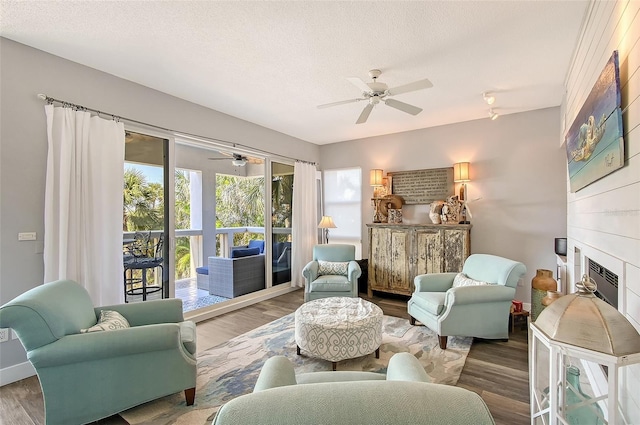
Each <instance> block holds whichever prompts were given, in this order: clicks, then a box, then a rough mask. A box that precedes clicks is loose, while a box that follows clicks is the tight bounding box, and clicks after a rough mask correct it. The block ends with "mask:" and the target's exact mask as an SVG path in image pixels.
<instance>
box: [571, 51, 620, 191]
mask: <svg viewBox="0 0 640 425" xmlns="http://www.w3.org/2000/svg"><path fill="white" fill-rule="evenodd" d="M620 103H621V95H620V70H619V67H618V51H617V50H616V51H614V52H613V55H612V56H611V58H610V59H609V61H608V62H607V65H606V66H605V67H604V70H603V71H602V73H601V74H600V76H599V77H598V80H597V81H596V83H595V85H594V86H593V89H591V92H590V93H589V96H588V97H587V100H586V101H585V103H584V105H582V108H581V109H580V112H578V115H577V116H576V118H575V120H574V121H573V124H572V125H571V128H569V131H568V132H567V135H566V137H565V142H566V143H565V144H566V148H567V162H568V167H569V186H570V188H571V192H577V191H578V190H580V189H582V188H584V187H585V186H588V185H589V184H591V183H593V182H594V181H596V180H598V179H600V178H602V177H604V176H606V175H607V174H609V173H612V172H613V171H615V170H617V169H619V168H621V167H622V166H623V165H624V140H623V137H622V135H623V132H622V111H621V109H620Z"/></svg>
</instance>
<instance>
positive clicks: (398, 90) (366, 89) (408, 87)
mask: <svg viewBox="0 0 640 425" xmlns="http://www.w3.org/2000/svg"><path fill="white" fill-rule="evenodd" d="M380 74H382V71H380V70H379V69H372V70H371V71H369V76H370V77H371V79H372V80H373V81H372V82H371V83H365V82H364V81H362V80H361V79H360V78H358V77H349V78H347V80H349V82H351V84H353V85H354V86H356V87H358V88H359V89H360V90H362V97H359V98H355V99H349V100H341V101H339V102H332V103H326V104H324V105H318V109H323V108H329V107H331V106H338V105H344V104H345V103H352V102H359V101H361V100H366V101H368V104H367V106H365V107H364V109H363V110H362V113H361V114H360V117H359V118H358V120H357V121H356V124H362V123H365V122H366V121H367V119H368V118H369V114H371V111H372V110H373V107H374V106H376V105H377V104H378V103H380V102H384V104H385V105H387V106H391V107H392V108H395V109H398V110H400V111H402V112H406V113H407V114H411V115H418V114H419V113H420V112H422V108H418V107H417V106H413V105H409V104H408V103H404V102H400V101H399V100H395V99H390V97H391V96H395V95H398V94H403V93H409V92H412V91H417V90H422V89H428V88H431V87H433V84H431V81H429V80H428V79H426V78H425V79H424V80H419V81H414V82H413V83H409V84H405V85H402V86H398V87H394V88H391V89H390V88H389V87H388V86H387V85H386V84H385V83H381V82H378V80H377V79H378V77H379V76H380Z"/></svg>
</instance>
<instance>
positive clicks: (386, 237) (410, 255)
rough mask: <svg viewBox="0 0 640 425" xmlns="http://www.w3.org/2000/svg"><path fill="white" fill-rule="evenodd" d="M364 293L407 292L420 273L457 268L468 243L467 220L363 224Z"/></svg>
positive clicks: (469, 240)
mask: <svg viewBox="0 0 640 425" xmlns="http://www.w3.org/2000/svg"><path fill="white" fill-rule="evenodd" d="M367 227H368V234H369V270H368V271H369V281H368V285H367V292H368V295H369V296H370V297H371V296H372V295H373V291H380V292H390V293H394V294H402V295H411V293H412V292H413V279H414V278H415V277H416V276H417V275H420V274H427V273H443V272H460V271H462V265H463V264H464V261H465V260H466V259H467V257H468V256H469V251H470V247H471V225H470V224H384V223H380V224H378V223H373V224H367Z"/></svg>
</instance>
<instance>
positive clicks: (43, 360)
mask: <svg viewBox="0 0 640 425" xmlns="http://www.w3.org/2000/svg"><path fill="white" fill-rule="evenodd" d="M181 345H182V343H181V341H180V326H179V325H178V324H175V323H167V324H161V325H150V326H140V327H136V328H127V329H118V330H114V331H101V332H89V333H84V334H76V335H67V336H65V337H64V338H60V339H59V340H57V341H56V342H54V343H51V344H48V345H45V346H42V347H40V348H37V349H35V350H32V351H30V352H29V353H28V357H29V360H30V361H31V362H32V363H33V366H34V367H36V368H37V367H54V366H61V365H68V364H74V363H81V362H86V361H97V360H101V359H111V358H113V357H118V356H130V355H134V354H142V353H149V354H150V353H152V352H154V351H161V350H168V349H180V347H181ZM185 352H186V350H185Z"/></svg>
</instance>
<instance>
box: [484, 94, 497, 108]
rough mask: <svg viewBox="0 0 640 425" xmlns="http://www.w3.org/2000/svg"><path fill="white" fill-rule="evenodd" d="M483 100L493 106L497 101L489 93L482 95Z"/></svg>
mask: <svg viewBox="0 0 640 425" xmlns="http://www.w3.org/2000/svg"><path fill="white" fill-rule="evenodd" d="M482 98H483V99H484V101H485V102H487V105H493V102H495V101H496V97H495V96H493V95H492V94H491V93H489V92H484V93H482Z"/></svg>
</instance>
